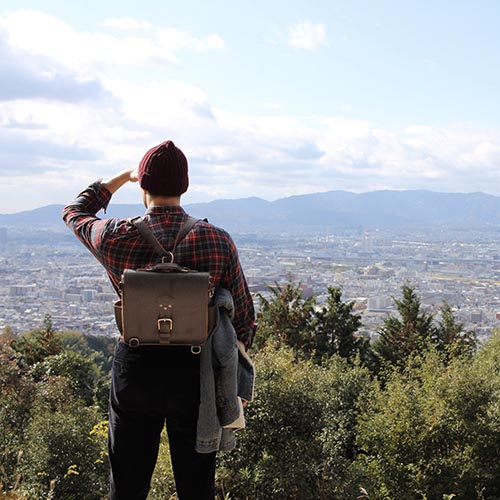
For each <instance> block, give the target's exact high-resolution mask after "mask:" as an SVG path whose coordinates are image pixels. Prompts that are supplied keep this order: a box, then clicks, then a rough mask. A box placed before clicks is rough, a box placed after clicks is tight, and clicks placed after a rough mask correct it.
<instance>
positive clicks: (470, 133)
mask: <svg viewBox="0 0 500 500" xmlns="http://www.w3.org/2000/svg"><path fill="white" fill-rule="evenodd" d="M119 21H120V22H118V21H117V22H116V23H115V26H114V27H115V28H119V29H122V30H125V31H134V30H136V31H138V30H140V31H141V33H140V36H137V37H130V36H125V37H123V36H115V35H110V34H109V33H104V32H101V33H100V32H96V33H82V32H78V31H76V30H75V29H73V27H71V26H70V25H68V24H66V23H64V22H63V21H61V20H59V19H57V18H55V17H53V16H49V15H47V14H43V13H37V12H33V11H21V12H19V11H18V12H16V13H11V14H7V15H6V16H3V17H0V56H1V57H0V68H1V69H2V72H3V74H2V78H3V82H2V90H1V91H0V151H1V153H0V173H1V175H2V177H3V182H2V183H1V184H0V212H7V211H18V210H22V209H26V208H32V207H35V206H39V205H41V204H48V203H64V202H66V201H68V197H71V196H73V195H74V194H76V193H77V192H78V191H79V190H81V189H82V188H83V187H84V185H85V184H86V183H88V182H91V181H93V180H94V179H96V178H99V177H107V176H109V175H112V174H113V173H115V172H116V171H117V170H119V169H122V168H124V167H130V166H135V165H137V163H138V161H139V160H140V158H141V157H142V155H143V153H144V152H145V151H146V149H148V148H149V147H151V146H152V145H154V144H156V143H159V142H160V141H162V140H165V139H166V138H170V139H173V140H174V141H175V142H176V143H177V144H178V145H179V146H180V147H181V148H182V149H183V150H184V151H185V153H186V154H187V156H188V158H189V161H190V172H191V188H190V193H189V194H188V196H187V197H186V201H187V202H193V201H203V200H209V199H213V198H215V197H217V198H221V197H224V198H239V197H246V196H261V197H263V198H267V199H275V198H279V197H284V196H290V195H292V194H305V193H310V192H318V191H327V190H332V189H345V190H349V191H357V192H361V191H369V190H374V189H383V188H384V189H385V188H389V189H416V188H424V189H431V190H437V191H439V190H441V191H465V192H470V191H485V192H489V193H492V194H498V195H500V169H498V165H500V132H499V131H495V130H493V131H492V130H480V129H470V128H469V129H467V128H465V127H460V126H448V127H444V126H443V127H433V126H409V127H407V128H406V129H403V130H389V129H383V128H381V127H379V126H377V125H376V124H373V123H371V122H369V121H361V120H347V119H342V118H338V117H327V118H325V117H314V116H308V117H300V116H296V117H294V116H289V115H287V114H286V113H284V112H283V113H281V114H279V111H280V110H279V109H277V110H276V109H275V110H274V111H273V116H249V115H244V114H238V113H234V112H232V111H231V110H227V109H220V108H217V107H215V106H213V104H212V103H211V102H210V98H209V96H208V95H207V94H206V92H205V91H204V89H203V88H200V87H198V86H196V85H193V84H190V83H187V82H183V81H179V80H173V79H169V78H168V77H167V76H164V74H163V77H162V78H161V80H160V79H153V78H148V79H146V78H144V79H143V80H141V79H139V78H134V79H128V80H127V79H124V77H122V78H121V79H118V78H116V77H111V76H110V74H109V73H106V72H105V71H104V70H103V69H102V66H105V65H106V64H107V63H109V62H110V61H113V60H114V61H115V62H118V63H121V64H129V63H132V64H157V63H158V61H159V60H160V59H161V61H162V62H163V64H164V63H165V61H168V60H169V59H168V58H169V57H172V58H173V57H176V55H177V54H178V51H180V50H181V49H182V50H205V49H211V50H217V49H220V48H221V47H223V45H224V44H223V41H221V40H222V39H219V38H218V37H217V36H215V37H214V38H211V36H208V37H193V36H192V35H190V34H189V33H186V32H183V31H179V30H176V29H175V28H169V29H165V28H157V27H155V26H153V25H151V26H149V25H147V24H141V23H142V21H138V23H139V24H138V25H134V22H133V20H127V21H126V22H125V21H124V20H119ZM112 24H113V23H111V24H109V22H108V26H109V27H112V26H111V25H112ZM120 24H121V26H119V25H120ZM136 28H137V29H136ZM322 40H324V38H323V39H322ZM317 43H318V42H317ZM124 49H125V51H126V53H127V54H128V58H126V57H125V56H124V55H123V54H122V55H120V52H121V51H123V50H124ZM7 83H8V85H7ZM21 83H22V85H21ZM63 84H64V85H66V86H64V85H63ZM5 89H10V90H11V91H12V92H13V91H14V90H16V89H17V94H12V95H11V96H10V97H9V95H7V94H6V93H5ZM61 89H63V90H64V92H63V91H61ZM21 90H23V92H21ZM2 92H3V94H2ZM85 92H87V97H88V98H85V99H83V98H82V95H84V94H85ZM4 181H5V182H4ZM16 184H18V185H20V186H23V189H24V191H23V192H22V193H23V195H22V196H17V197H12V196H11V194H10V193H11V191H12V186H13V185H16ZM26 190H31V192H32V196H28V195H27V194H26ZM119 199H120V200H121V201H128V202H132V201H137V199H138V196H137V190H136V189H128V190H124V191H123V192H120V194H119ZM16 203H19V205H16ZM21 203H22V204H21ZM27 203H28V205H27ZM29 204H31V206H29Z"/></svg>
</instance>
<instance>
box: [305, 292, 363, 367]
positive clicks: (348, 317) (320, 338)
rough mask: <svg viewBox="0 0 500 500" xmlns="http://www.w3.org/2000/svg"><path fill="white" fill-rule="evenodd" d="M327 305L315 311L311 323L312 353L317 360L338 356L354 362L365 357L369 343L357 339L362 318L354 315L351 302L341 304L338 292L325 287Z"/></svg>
mask: <svg viewBox="0 0 500 500" xmlns="http://www.w3.org/2000/svg"><path fill="white" fill-rule="evenodd" d="M327 294H328V296H327V300H326V304H325V305H324V306H322V307H318V308H315V310H314V312H313V320H312V324H311V326H312V333H313V339H314V341H313V349H314V352H315V358H316V359H317V360H320V359H324V358H325V357H326V358H329V357H331V356H332V355H334V354H338V355H339V356H341V357H343V358H347V359H350V360H353V359H354V358H355V357H356V356H357V355H358V354H361V356H362V357H366V355H367V351H368V350H369V343H368V340H367V339H365V338H363V337H360V336H356V332H357V331H358V330H359V328H360V326H361V316H360V315H359V314H355V313H354V312H353V308H354V302H349V303H346V302H343V301H342V291H341V290H340V288H334V287H328V289H327Z"/></svg>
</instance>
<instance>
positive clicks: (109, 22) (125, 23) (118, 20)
mask: <svg viewBox="0 0 500 500" xmlns="http://www.w3.org/2000/svg"><path fill="white" fill-rule="evenodd" d="M102 25H103V26H104V27H106V28H117V29H120V30H124V31H136V30H151V29H152V28H153V24H152V23H150V22H149V21H140V20H139V19H133V18H131V17H109V18H108V19H105V20H104V21H103V22H102Z"/></svg>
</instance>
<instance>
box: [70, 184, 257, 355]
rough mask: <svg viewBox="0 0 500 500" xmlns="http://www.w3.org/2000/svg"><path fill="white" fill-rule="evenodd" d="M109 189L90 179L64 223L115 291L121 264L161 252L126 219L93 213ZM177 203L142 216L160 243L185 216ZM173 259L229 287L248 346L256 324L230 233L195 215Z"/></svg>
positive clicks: (168, 243) (152, 259) (133, 264)
mask: <svg viewBox="0 0 500 500" xmlns="http://www.w3.org/2000/svg"><path fill="white" fill-rule="evenodd" d="M110 200H111V193H110V192H109V191H108V189H106V188H105V187H104V186H103V185H102V184H101V182H100V181H97V182H95V183H94V184H92V185H90V186H89V187H88V188H87V189H86V190H85V191H83V192H82V193H80V194H79V195H78V196H77V198H76V199H75V200H74V201H73V202H72V203H70V204H69V205H68V206H66V207H65V208H64V210H63V219H64V222H65V223H66V225H67V226H68V227H69V228H70V229H71V230H72V231H73V232H74V233H75V234H76V236H77V237H78V239H79V240H80V241H81V242H82V243H83V244H84V245H85V246H86V247H87V248H88V249H89V250H90V251H91V252H92V254H93V255H94V256H95V257H96V258H97V260H98V261H99V262H100V263H101V264H102V265H103V266H104V268H105V269H106V271H107V273H108V275H109V278H110V280H111V283H112V285H113V287H114V288H115V290H116V291H117V293H119V283H120V280H121V277H122V274H123V271H124V270H125V269H138V268H140V267H145V266H147V265H150V264H154V263H156V262H158V260H159V256H158V254H156V253H155V252H154V250H153V249H152V247H151V246H150V244H149V243H148V242H147V241H146V240H144V238H143V237H142V236H141V235H140V234H139V232H138V230H137V228H136V227H135V226H133V225H132V224H131V223H130V222H129V221H128V220H127V219H100V218H99V217H97V216H96V213H97V212H98V211H99V210H101V209H104V210H105V209H106V207H107V206H108V204H109V202H110ZM187 217H188V216H187V214H186V212H185V211H184V210H183V209H182V208H181V207H180V206H162V207H153V208H151V209H149V210H147V211H146V213H145V215H144V221H145V222H146V223H147V225H148V226H149V227H150V229H151V230H152V231H153V234H154V235H155V237H156V238H157V239H158V240H159V241H160V243H161V244H162V246H163V247H164V248H166V249H167V250H168V249H171V248H172V246H173V244H174V240H175V237H176V235H177V233H178V232H179V230H180V228H181V226H182V224H183V223H184V222H185V220H186V218H187ZM175 262H176V263H178V264H180V265H182V266H185V267H189V268H191V269H196V270H197V271H203V272H209V273H210V278H211V281H212V285H213V286H214V288H218V287H222V288H227V289H228V290H229V291H230V292H231V295H232V297H233V301H234V307H235V316H234V319H233V325H234V328H235V330H236V334H237V335H238V338H239V340H241V341H242V342H243V343H244V344H245V346H246V347H247V348H248V347H250V345H251V343H252V340H253V336H254V330H255V313H254V306H253V301H252V297H251V295H250V292H249V291H248V286H247V283H246V280H245V276H244V275H243V271H242V269H241V265H240V261H239V258H238V253H237V250H236V246H235V244H234V242H233V240H232V239H231V237H230V236H229V234H228V233H227V232H226V231H224V230H222V229H220V228H217V227H215V226H213V225H211V224H209V223H207V222H204V221H199V222H197V223H196V225H195V226H194V228H193V229H192V230H191V231H190V232H189V233H188V234H187V236H186V237H185V238H184V239H183V240H182V241H181V242H180V243H179V244H178V245H177V248H176V251H175Z"/></svg>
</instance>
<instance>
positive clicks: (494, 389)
mask: <svg viewBox="0 0 500 500" xmlns="http://www.w3.org/2000/svg"><path fill="white" fill-rule="evenodd" d="M328 294H329V295H328V300H327V302H326V304H325V305H323V306H321V307H320V306H318V305H317V304H316V303H315V299H314V298H305V297H303V295H302V292H301V287H300V286H299V285H298V284H294V283H288V284H286V285H285V286H275V287H273V288H272V295H271V298H267V299H265V298H264V297H261V298H260V300H261V308H260V313H259V318H258V319H259V334H258V337H257V339H256V342H255V346H254V347H253V357H254V360H255V364H256V368H257V393H256V400H255V401H254V402H253V403H252V404H250V405H249V406H248V407H247V409H246V418H247V429H246V430H245V431H243V432H241V433H240V434H239V444H238V449H237V450H236V451H234V452H230V453H227V454H220V457H219V462H218V471H217V486H218V494H219V498H220V499H225V500H245V499H249V500H273V499H276V500H278V499H279V500H283V499H292V500H295V499H296V500H322V499H325V500H326V499H332V500H356V499H361V498H369V499H372V500H402V499H405V500H424V499H426V500H451V499H452V498H454V499H460V500H500V481H499V479H498V478H500V460H499V457H500V333H499V332H495V333H494V335H493V336H492V338H491V339H490V340H489V341H488V342H487V343H486V344H485V345H483V346H480V347H478V346H477V344H476V339H475V336H474V333H473V332H467V331H464V329H463V326H462V325H461V324H460V323H458V322H457V321H456V320H455V318H454V316H453V311H452V309H451V308H450V307H449V306H448V305H447V304H443V308H442V311H441V314H440V315H439V317H434V316H432V315H429V314H427V313H425V312H423V311H422V309H421V307H420V300H419V298H418V296H417V295H416V294H415V291H414V289H413V288H411V287H409V286H404V287H403V288H402V290H401V297H400V298H399V299H397V300H396V306H397V310H398V312H397V314H394V315H391V316H388V317H387V318H386V320H385V321H384V323H383V325H381V327H380V329H379V334H380V339H379V341H377V342H376V343H374V344H370V343H369V342H368V340H367V339H365V338H363V337H362V336H359V329H360V326H361V320H360V317H359V316H358V315H357V314H356V313H355V311H354V310H353V306H352V304H349V303H345V302H344V301H343V300H342V293H341V291H340V290H339V289H336V288H330V289H329V290H328ZM114 343H115V341H114V340H111V339H109V338H101V337H90V336H83V335H81V334H79V333H77V332H56V331H54V330H53V327H52V324H51V321H50V317H47V318H46V321H45V324H44V325H43V327H42V328H39V329H35V330H30V331H27V332H26V333H23V334H22V335H19V336H17V335H14V334H13V332H12V331H11V330H10V329H9V328H6V329H4V331H3V333H2V334H1V335H0V403H1V405H0V408H1V410H0V498H4V499H11V500H21V499H22V500H31V499H33V500H35V499H36V500H39V499H41V498H44V499H53V500H101V499H104V498H106V496H107V480H108V464H107V452H106V446H107V443H106V434H107V420H106V419H107V415H106V409H107V392H108V387H109V370H110V366H111V359H112V353H113V348H114ZM174 491H175V490H174V485H173V477H172V472H171V468H170V463H169V460H168V444H167V442H166V440H165V439H163V441H162V445H161V450H160V459H159V462H158V466H157V470H156V471H155V476H154V478H153V483H152V489H151V493H150V496H149V499H150V500H160V499H165V498H175V496H173V494H174Z"/></svg>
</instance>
